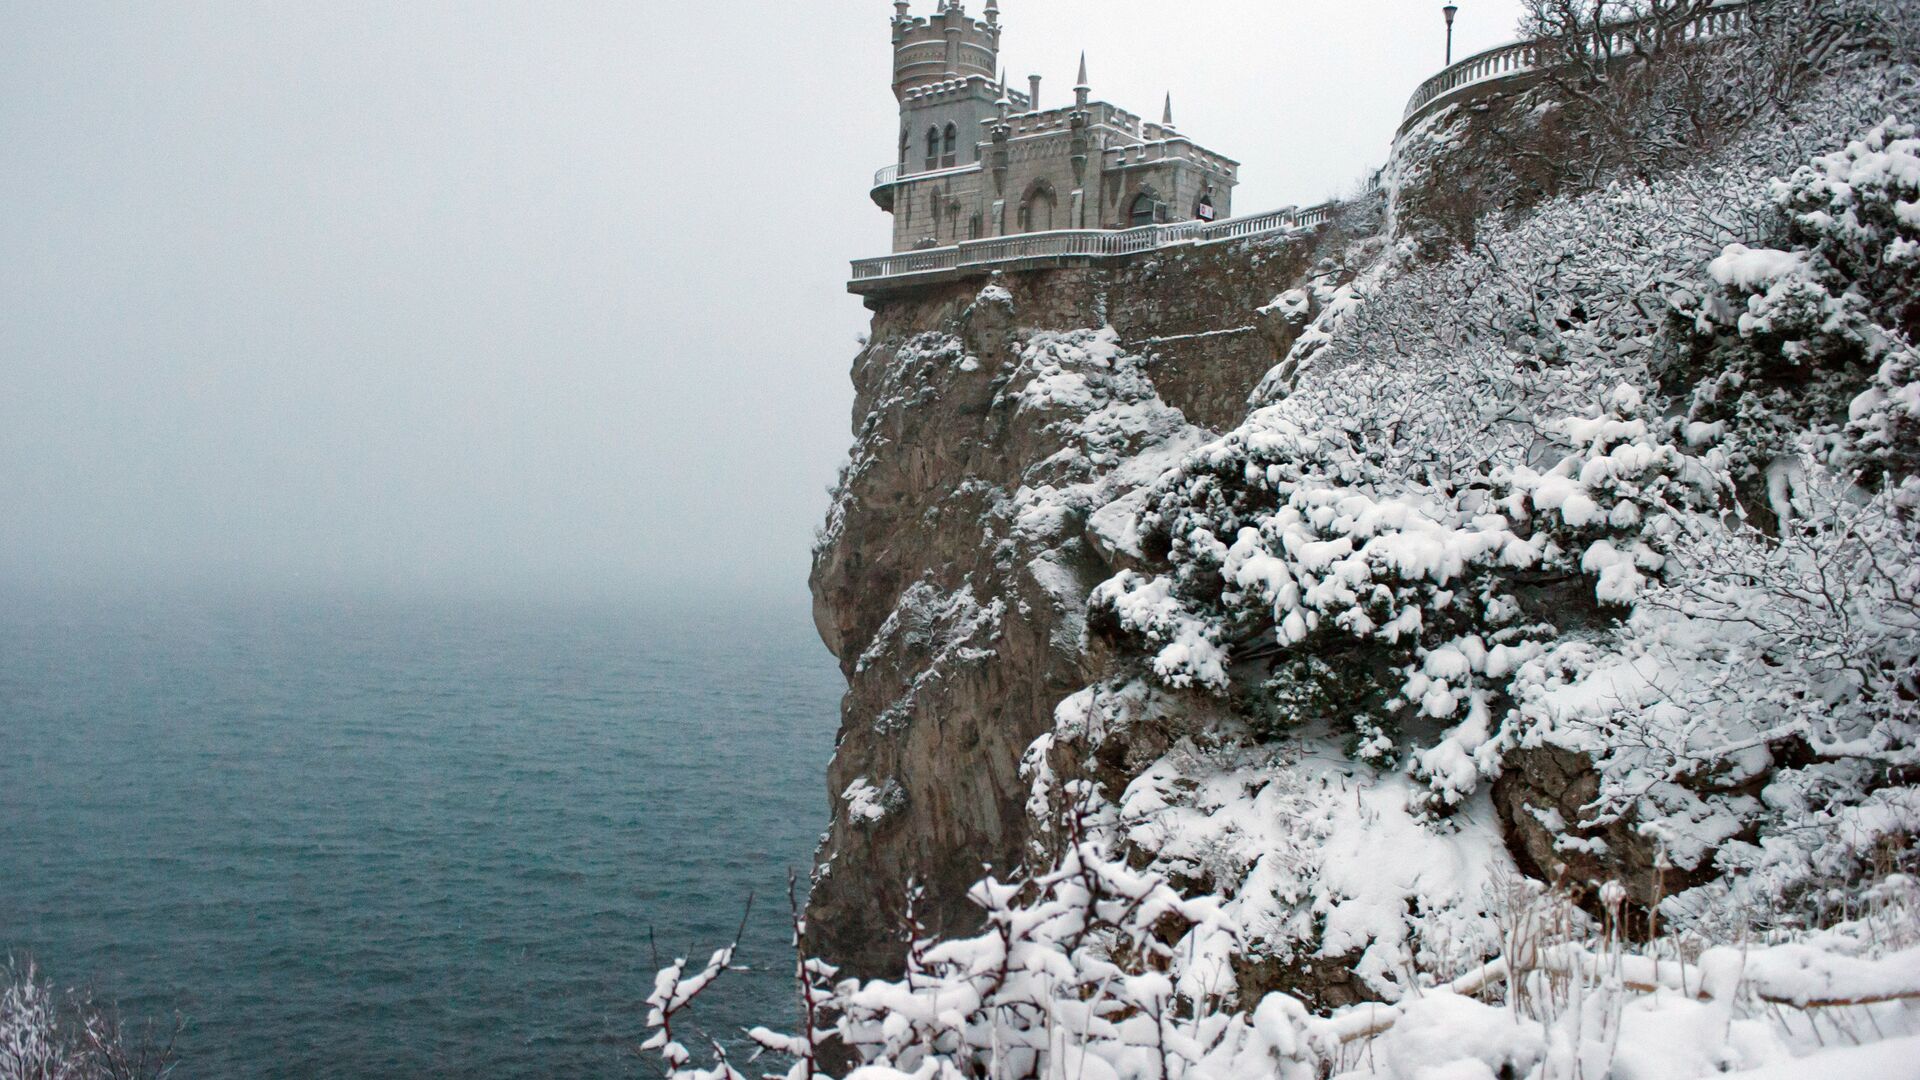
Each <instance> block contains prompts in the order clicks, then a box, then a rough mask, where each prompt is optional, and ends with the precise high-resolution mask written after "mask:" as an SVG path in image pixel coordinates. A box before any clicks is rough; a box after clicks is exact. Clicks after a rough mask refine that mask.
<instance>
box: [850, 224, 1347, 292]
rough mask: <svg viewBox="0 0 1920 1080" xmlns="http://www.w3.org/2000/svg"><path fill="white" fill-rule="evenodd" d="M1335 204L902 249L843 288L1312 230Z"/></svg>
mask: <svg viewBox="0 0 1920 1080" xmlns="http://www.w3.org/2000/svg"><path fill="white" fill-rule="evenodd" d="M1338 205H1339V204H1338V203H1332V202H1328V203H1321V204H1320V205H1319V206H1311V207H1308V208H1306V209H1304V210H1301V209H1297V208H1294V207H1288V208H1287V209H1284V210H1275V211H1272V212H1270V213H1265V214H1254V215H1251V216H1248V217H1238V218H1228V219H1227V220H1225V221H1181V222H1175V223H1173V224H1171V225H1143V226H1141V227H1139V228H1137V229H1061V230H1056V231H1054V232H1038V233H1023V234H1021V235H1018V236H996V237H992V238H989V239H985V240H969V241H966V242H964V243H961V244H956V245H954V246H951V247H940V248H927V249H925V250H922V251H901V252H896V253H894V254H892V255H883V256H881V257H879V258H877V259H861V260H859V261H857V262H855V263H854V264H853V280H852V281H851V282H849V283H848V285H847V290H848V291H849V292H854V293H860V294H862V295H868V296H871V295H875V294H879V293H886V292H893V291H896V290H899V289H911V288H916V287H919V286H921V285H931V284H936V283H939V282H944V281H955V280H958V279H960V278H965V277H973V276H976V275H981V274H986V273H990V272H992V271H994V270H1041V269H1048V268H1051V267H1057V266H1074V265H1081V264H1084V263H1087V262H1090V261H1091V260H1094V259H1107V258H1114V257H1117V256H1122V255H1136V254H1139V253H1141V252H1145V251H1155V250H1158V249H1160V248H1166V247H1173V246H1175V245H1179V244H1213V243H1219V242H1221V241H1226V240H1245V239H1250V238H1253V237H1258V236H1270V235H1274V234H1276V233H1287V232H1296V231H1299V230H1303V229H1311V228H1313V227H1314V226H1316V225H1320V224H1322V223H1324V222H1326V221H1328V220H1330V219H1331V218H1332V217H1333V212H1334V210H1335V208H1336V207H1337V206H1338Z"/></svg>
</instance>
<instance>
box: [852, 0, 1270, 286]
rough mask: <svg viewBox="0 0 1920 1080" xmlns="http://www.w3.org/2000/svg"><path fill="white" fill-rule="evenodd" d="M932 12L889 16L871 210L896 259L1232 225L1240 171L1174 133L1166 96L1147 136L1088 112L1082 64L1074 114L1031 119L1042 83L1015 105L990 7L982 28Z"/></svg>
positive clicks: (951, 10) (1064, 108)
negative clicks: (888, 219)
mask: <svg viewBox="0 0 1920 1080" xmlns="http://www.w3.org/2000/svg"><path fill="white" fill-rule="evenodd" d="M939 3H940V7H939V11H938V12H937V13H936V14H934V15H933V16H932V17H931V18H919V17H915V16H914V15H913V14H912V7H913V4H912V0H895V2H894V5H893V6H894V16H893V92H894V96H895V97H897V98H898V99H899V101H900V141H899V147H898V157H897V158H896V159H895V163H894V164H893V165H891V166H888V167H887V168H885V169H882V170H881V171H880V174H879V175H878V176H876V177H875V178H874V188H873V199H874V201H875V202H876V203H878V204H879V205H880V208H881V209H883V210H886V211H888V212H890V213H892V214H893V250H894V251H896V252H902V251H915V250H921V249H926V248H939V247H947V246H951V245H957V244H961V243H964V242H966V241H971V240H983V239H987V238H990V237H1000V236H1015V235H1020V234H1025V233H1043V232H1051V231H1055V230H1061V229H1128V228H1134V227H1137V226H1142V225H1156V224H1167V223H1171V222H1182V221H1213V220H1216V219H1221V218H1226V217H1229V216H1231V212H1232V200H1233V188H1234V185H1235V184H1236V183H1238V178H1239V164H1238V163H1237V162H1235V161H1233V160H1231V159H1229V158H1226V157H1223V156H1222V155H1220V154H1216V153H1214V152H1213V151H1211V150H1207V149H1205V148H1204V147H1202V146H1200V145H1199V144H1198V143H1196V142H1194V141H1193V140H1192V139H1190V138H1187V137H1186V136H1185V135H1182V134H1180V132H1179V131H1178V130H1176V129H1175V127H1174V124H1173V107H1172V99H1171V97H1169V99H1168V101H1167V104H1166V107H1165V110H1164V111H1163V113H1162V115H1161V119H1160V122H1159V123H1157V124H1155V123H1151V122H1149V121H1145V120H1142V119H1141V118H1140V117H1139V116H1138V115H1136V114H1134V113H1130V112H1128V111H1127V110H1125V109H1122V108H1120V107H1118V106H1116V105H1110V104H1108V103H1106V102H1104V101H1095V100H1093V98H1092V91H1091V89H1090V88H1089V87H1088V85H1087V65H1086V58H1085V57H1084V56H1083V57H1081V60H1080V78H1079V80H1078V85H1076V86H1075V87H1074V88H1073V101H1072V103H1071V104H1066V105H1061V106H1059V107H1057V108H1051V109H1046V108H1041V106H1040V78H1039V77H1038V76H1033V77H1032V78H1031V79H1030V80H1029V84H1028V89H1027V91H1026V92H1025V93H1021V92H1018V91H1015V90H1013V89H1011V88H1010V87H1009V86H1008V85H1007V80H1006V75H1005V73H1004V71H1003V70H1002V69H1001V68H1000V32H1001V25H1000V4H999V0H987V3H986V8H985V9H984V11H982V13H981V14H982V16H983V17H982V18H980V19H975V18H972V17H971V16H969V15H968V14H967V12H966V7H965V4H964V2H963V0H939Z"/></svg>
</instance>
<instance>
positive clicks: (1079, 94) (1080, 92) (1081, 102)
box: [1073, 52, 1093, 109]
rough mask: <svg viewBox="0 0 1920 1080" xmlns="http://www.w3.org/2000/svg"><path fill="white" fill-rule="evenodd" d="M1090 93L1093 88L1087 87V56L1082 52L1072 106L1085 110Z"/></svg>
mask: <svg viewBox="0 0 1920 1080" xmlns="http://www.w3.org/2000/svg"><path fill="white" fill-rule="evenodd" d="M1092 93H1093V87H1091V86H1088V85H1087V54H1086V53H1084V52H1083V53H1081V54H1080V81H1079V82H1078V83H1076V84H1074V87H1073V102H1074V104H1075V105H1077V106H1079V107H1080V108H1082V109H1084V108H1086V107H1087V98H1088V96H1089V95H1090V94H1092Z"/></svg>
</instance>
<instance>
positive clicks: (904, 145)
mask: <svg viewBox="0 0 1920 1080" xmlns="http://www.w3.org/2000/svg"><path fill="white" fill-rule="evenodd" d="M911 149H913V136H911V135H909V134H907V129H906V128H901V129H900V164H902V165H905V164H906V163H907V151H908V150H911Z"/></svg>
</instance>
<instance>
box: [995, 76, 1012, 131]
mask: <svg viewBox="0 0 1920 1080" xmlns="http://www.w3.org/2000/svg"><path fill="white" fill-rule="evenodd" d="M994 105H995V106H996V107H998V108H999V110H1000V119H1001V120H1002V121H1004V120H1006V118H1007V114H1008V113H1010V112H1012V111H1013V95H1011V94H1009V93H1007V69H1006V68H1001V69H1000V97H999V99H998V100H996V101H995V102H994Z"/></svg>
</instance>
